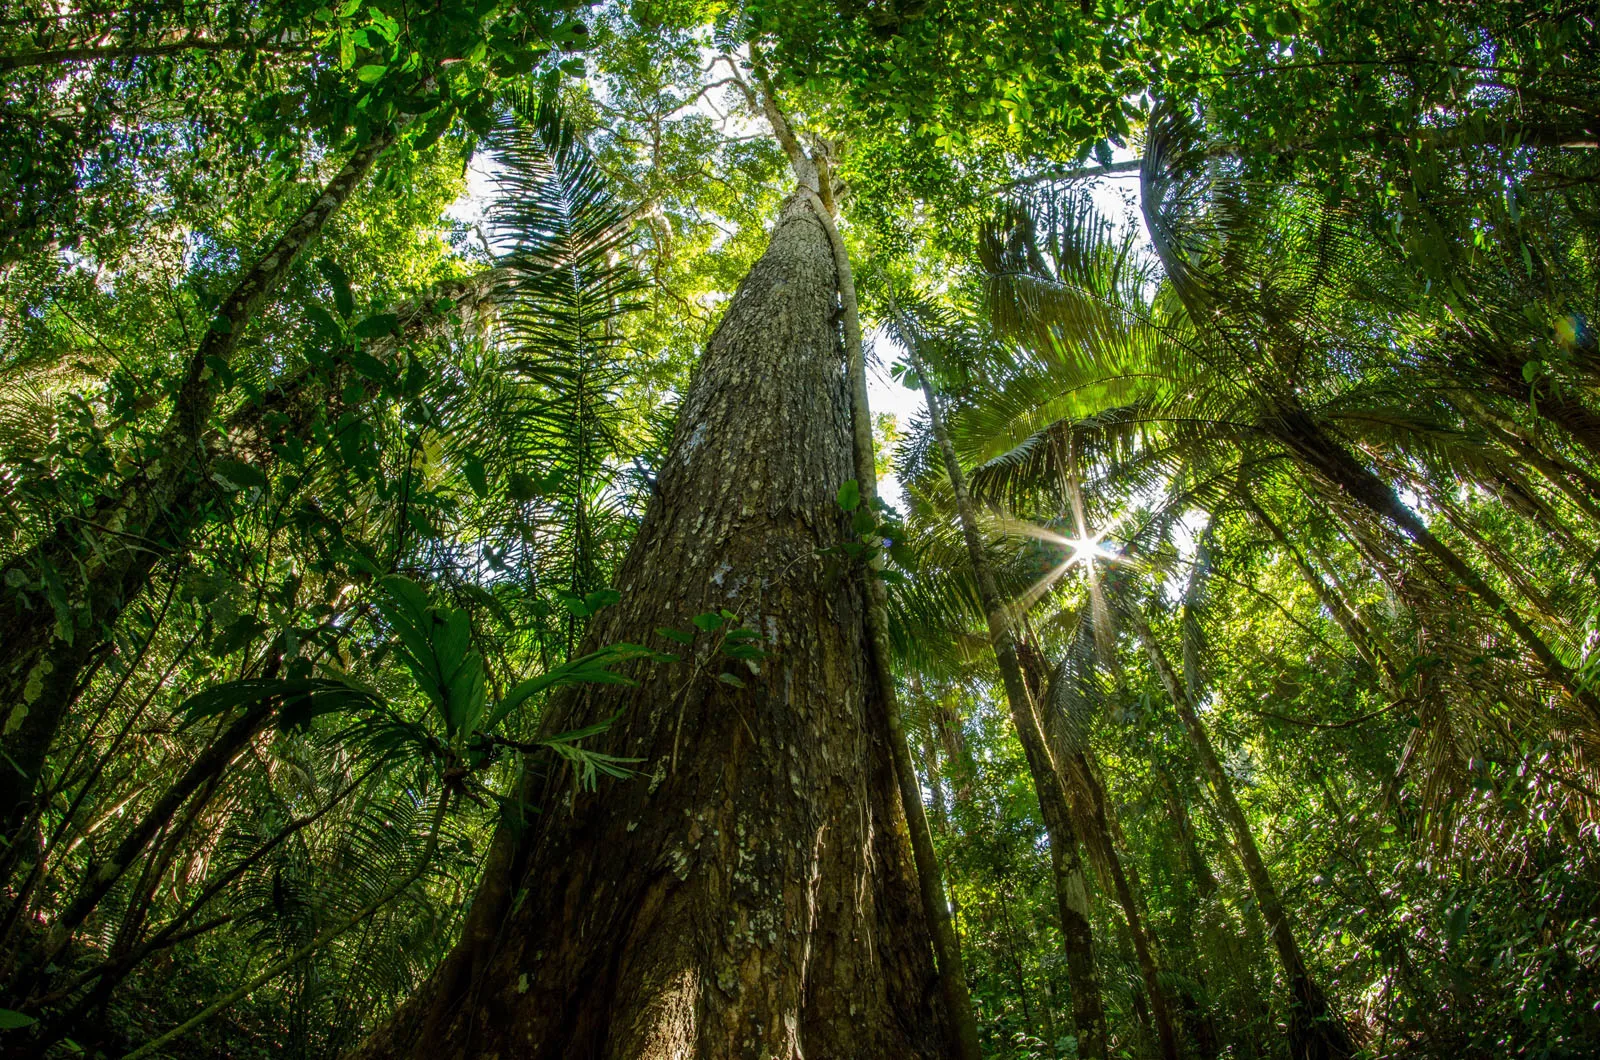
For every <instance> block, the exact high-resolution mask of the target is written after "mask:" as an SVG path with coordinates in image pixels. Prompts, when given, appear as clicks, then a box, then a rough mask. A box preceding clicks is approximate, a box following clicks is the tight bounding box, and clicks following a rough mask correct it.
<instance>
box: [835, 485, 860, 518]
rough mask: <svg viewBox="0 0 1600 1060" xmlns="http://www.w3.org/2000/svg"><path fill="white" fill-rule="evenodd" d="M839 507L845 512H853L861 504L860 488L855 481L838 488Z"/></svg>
mask: <svg viewBox="0 0 1600 1060" xmlns="http://www.w3.org/2000/svg"><path fill="white" fill-rule="evenodd" d="M837 499H838V501H839V507H841V508H843V509H844V510H845V511H847V512H853V511H855V510H856V508H857V507H859V506H860V504H861V486H860V484H859V483H857V482H856V480H855V479H850V480H848V481H846V482H845V484H844V485H842V486H840V487H839V494H838V498H837Z"/></svg>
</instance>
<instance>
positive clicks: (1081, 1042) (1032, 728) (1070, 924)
mask: <svg viewBox="0 0 1600 1060" xmlns="http://www.w3.org/2000/svg"><path fill="white" fill-rule="evenodd" d="M908 352H909V354H910V357H911V365H912V370H913V371H915V372H916V374H917V379H918V381H919V382H920V383H921V384H922V394H923V397H924V399H925V400H926V401H927V405H928V421H929V423H930V425H931V426H932V427H933V436H934V441H935V442H936V443H937V444H938V447H939V452H940V455H941V456H942V457H943V459H944V467H945V473H946V474H947V475H948V476H949V478H950V488H951V491H952V492H953V493H954V495H955V501H956V511H957V514H958V516H959V517H960V520H961V533H962V537H963V538H964V539H965V541H966V546H967V557H968V560H969V562H970V563H971V564H972V572H973V577H974V579H975V580H976V581H977V583H978V596H979V600H980V602H981V603H982V605H983V610H984V614H985V616H986V618H987V620H988V625H989V643H990V645H991V646H992V648H993V650H994V657H995V664H996V665H997V666H998V667H999V669H1000V678H1001V681H1002V683H1003V684H1004V685H1005V692H1006V703H1007V705H1008V706H1009V707H1010V708H1011V723H1012V725H1013V726H1014V727H1015V729H1016V732H1017V738H1018V739H1019V740H1021V741H1022V748H1023V752H1024V754H1025V755H1026V756H1027V759H1028V770H1029V772H1030V773H1032V774H1033V786H1034V790H1035V791H1036V792H1037V793H1038V797H1039V811H1040V815H1041V816H1042V817H1043V819H1044V826H1045V832H1046V834H1047V835H1048V837H1049V839H1050V863H1051V867H1052V869H1053V870H1054V873H1053V876H1054V881H1055V887H1056V903H1057V905H1058V906H1059V907H1060V912H1061V934H1062V936H1063V938H1064V940H1065V944H1066V956H1067V976H1068V981H1069V983H1070V985H1071V988H1072V1015H1073V1022H1074V1024H1075V1025H1076V1028H1077V1032H1078V1055H1079V1056H1082V1057H1104V1056H1105V1055H1106V1018H1105V1006H1104V1003H1103V1001H1102V1000H1101V991H1100V981H1099V977H1098V975H1097V973H1096V971H1095V962H1094V929H1093V926H1092V925H1091V923H1090V920H1089V889H1088V885H1087V881H1086V880H1085V879H1084V875H1083V860H1082V857H1081V855H1080V854H1079V851H1078V836H1077V832H1076V831H1075V830H1074V829H1073V827H1072V817H1071V814H1070V812H1069V810H1068V807H1067V801H1066V792H1065V789H1064V787H1063V783H1062V779H1061V772H1060V768H1059V766H1060V763H1058V762H1056V761H1055V759H1054V758H1053V757H1052V756H1051V754H1050V748H1049V746H1048V745H1047V744H1046V742H1045V739H1044V734H1043V733H1042V731H1041V730H1040V727H1039V718H1038V714H1037V713H1036V711H1035V708H1034V702H1033V698H1032V696H1030V695H1029V694H1028V686H1027V682H1026V680H1025V679H1024V677H1023V673H1022V666H1021V663H1020V662H1019V660H1018V657H1017V637H1016V632H1015V630H1014V628H1013V626H1012V623H1011V617H1010V615H1009V614H1008V613H1007V611H1006V607H1005V603H1004V602H1003V601H1002V600H1001V599H1000V590H999V588H998V587H997V585H996V584H995V580H994V572H993V571H992V570H990V568H989V560H988V557H987V556H985V555H984V552H983V542H982V541H981V540H980V539H979V537H978V519H977V512H976V510H975V509H974V508H973V505H972V497H971V495H970V494H968V492H967V485H966V478H965V476H964V475H963V474H962V472H961V463H960V461H959V460H958V459H957V458H956V452H955V447H954V446H952V445H951V443H950V435H949V432H948V431H947V430H946V429H945V423H944V414H943V410H942V407H941V405H940V403H939V397H938V395H937V394H936V393H935V392H934V389H933V384H932V382H931V381H930V379H929V377H928V374H927V372H926V371H924V370H923V367H922V361H921V359H920V357H919V356H918V355H917V351H916V347H915V344H911V345H910V346H908Z"/></svg>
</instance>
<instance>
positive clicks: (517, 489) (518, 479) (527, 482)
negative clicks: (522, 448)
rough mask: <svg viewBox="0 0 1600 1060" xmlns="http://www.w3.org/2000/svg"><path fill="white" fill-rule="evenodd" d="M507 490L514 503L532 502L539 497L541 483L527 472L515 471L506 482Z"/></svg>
mask: <svg viewBox="0 0 1600 1060" xmlns="http://www.w3.org/2000/svg"><path fill="white" fill-rule="evenodd" d="M506 490H507V492H509V493H510V494H511V499H512V500H514V501H522V502H526V501H531V500H533V499H534V498H535V497H538V496H539V482H538V480H537V479H535V478H534V477H533V476H532V475H529V474H527V473H525V472H522V471H513V472H512V473H511V476H510V478H508V479H507V480H506Z"/></svg>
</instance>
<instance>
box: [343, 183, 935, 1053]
mask: <svg viewBox="0 0 1600 1060" xmlns="http://www.w3.org/2000/svg"><path fill="white" fill-rule="evenodd" d="M836 287H837V276H836V272H835V267H834V259H833V254H832V250H831V247H830V245H829V241H828V236H827V232H826V230H825V229H824V227H823V225H822V223H821V222H820V220H819V219H818V217H817V216H816V214H815V213H814V212H813V211H812V209H811V207H810V206H809V204H808V202H807V201H806V200H805V199H803V198H799V197H796V198H793V199H791V200H790V201H789V202H788V203H787V204H786V205H785V207H784V210H783V212H782V215H781V217H780V218H779V221H778V224H777V226H776V228H775V229H774V231H773V235H772V241H771V245H770V246H769V247H768V249H767V251H766V253H765V255H763V257H762V258H761V260H760V261H759V262H758V263H757V264H756V265H755V267H754V268H753V269H752V270H751V272H750V275H749V276H748V277H747V278H746V279H745V281H744V282H743V283H742V284H741V285H740V287H739V290H738V293H737V294H736V295H735V296H734V298H733V301H732V303H731V305H730V306H729V308H728V311H727V315H726V316H725V317H724V318H723V320H722V322H721V324H720V325H719V326H718V328H717V330H716V333H715V334H714V335H713V336H712V338H711V341H710V344H709V345H708V347H707V350H706V353H705V356H704V358H703V360H702V361H701V364H700V367H699V371H698V373H697V375H696V378H695V381H694V385H693V386H692V387H691V389H690V392H689V395H688V397H687V399H686V400H685V402H684V406H683V409H682V411H681V412H680V414H679V416H678V423H677V427H676V430H675V433H674V436H673V442H672V446H671V450H670V453H669V455H668V457H667V459H666V462H665V464H664V467H663V470H662V472H661V474H660V477H659V482H658V486H659V492H658V495H657V498H656V500H655V502H654V503H653V504H652V505H651V507H650V509H649V511H648V513H647V514H646V516H645V519H644V522H643V524H642V526H641V527H640V529H639V533H638V535H637V537H636V538H635V541H634V544H633V546H632V548H631V550H630V552H629V554H628V558H627V560H626V561H625V562H624V564H623V567H622V570H621V572H620V573H619V576H618V586H619V588H620V589H621V591H622V594H623V597H622V602H621V603H620V604H619V605H617V606H616V607H614V608H612V609H610V610H609V611H607V612H604V613H603V614H602V615H600V616H598V617H597V620H596V622H595V624H594V627H593V628H592V629H591V631H590V633H589V635H588V643H589V645H591V646H595V645H601V644H606V643H612V642H617V641H634V642H642V641H655V640H657V637H656V635H655V634H654V633H653V632H652V631H653V630H655V629H656V628H658V627H672V628H677V629H683V628H685V627H687V626H688V625H689V624H690V619H691V618H692V617H693V616H695V615H696V614H700V613H705V612H719V611H721V610H723V609H727V610H728V611H731V612H733V613H735V614H737V615H739V616H740V619H741V620H742V622H743V623H744V624H745V625H746V626H748V627H749V628H752V629H754V630H757V631H759V632H760V633H761V634H762V636H763V638H764V642H763V643H764V647H765V648H766V650H767V651H769V652H770V653H771V655H770V657H769V658H767V659H766V660H764V661H763V662H762V664H761V672H760V673H759V674H754V673H751V672H749V671H747V670H746V669H745V668H744V667H743V666H742V665H738V664H735V663H734V662H733V661H732V660H726V659H720V658H719V656H718V654H717V653H716V651H715V650H714V646H711V645H706V646H701V645H697V646H696V650H694V653H693V657H692V658H690V659H686V660H685V661H683V662H680V663H676V664H671V665H656V666H653V667H651V668H649V669H647V670H645V671H644V672H641V673H640V674H639V675H638V676H639V678H640V684H639V685H638V686H637V687H635V688H627V687H621V686H615V685H606V686H597V687H590V688H585V689H582V690H580V691H577V692H574V693H572V694H570V695H567V696H565V697H563V698H561V699H559V700H557V701H556V702H555V703H553V704H552V705H551V706H550V708H549V709H548V711H547V715H546V718H545V720H544V723H543V724H544V731H545V732H546V733H556V732H560V731H564V730H568V729H572V728H575V727H579V726H584V725H589V724H593V723H596V722H599V721H602V720H604V719H607V718H612V717H615V718H616V720H615V721H614V722H613V724H612V725H611V727H610V728H609V729H607V730H606V731H605V732H604V733H603V734H601V735H600V736H597V737H595V738H594V739H595V743H596V745H597V746H596V749H597V750H600V751H603V752H607V753H610V754H615V755H620V756H623V757H627V758H633V759H637V760H638V761H639V762H640V767H639V768H640V770H641V773H642V774H644V775H641V776H639V777H636V778H633V779H631V780H627V781H616V782H612V781H607V782H604V784H603V786H602V787H601V788H600V789H599V790H598V791H592V792H591V791H581V790H575V789H574V787H573V777H572V774H571V772H570V769H569V768H567V767H561V768H556V769H552V770H551V771H550V772H549V773H547V774H546V775H543V776H533V775H530V777H531V779H530V781H529V783H528V784H527V785H526V786H525V792H526V794H527V795H528V796H529V798H530V801H531V802H533V803H534V804H535V805H536V806H537V807H538V808H539V809H540V810H541V811H542V812H540V813H538V814H534V815H530V816H529V818H528V819H527V823H526V824H520V823H519V822H518V820H517V818H516V817H515V815H512V814H508V815H507V817H506V819H505V823H504V824H503V826H502V828H501V829H500V832H499V834H498V835H497V837H496V840H495V844H494V847H493V849H492V851H491V854H490V858H489V864H488V866H487V868H486V870H485V878H484V882H483V885H482V888H481V890H480V892H479V895H478V897H477V899H476V900H475V902H474V904H473V908H472V912H471V914H470V916H469V920H468V924H467V926H466V930H465V934H464V937H463V940H462V942H461V943H460V944H459V945H458V946H457V948H456V949H455V951H454V952H453V953H452V954H451V955H450V957H449V958H447V960H446V962H445V964H444V965H443V966H442V967H441V968H440V969H439V970H438V971H437V972H436V973H435V975H434V976H433V978H432V979H431V980H430V981H429V983H428V984H427V985H426V986H425V987H424V988H423V990H422V991H420V992H419V994H418V995H417V996H416V997H415V998H413V999H412V1001H411V1002H409V1003H408V1004H407V1005H405V1006H403V1007H402V1009H401V1011H400V1012H398V1013H396V1015H395V1017H394V1018H393V1019H392V1020H391V1021H390V1022H389V1023H388V1024H387V1025H386V1026H385V1027H383V1028H381V1029H380V1030H379V1032H378V1033H376V1034H375V1035H373V1037H372V1038H370V1039H369V1040H368V1041H367V1042H365V1043H364V1044H363V1045H362V1046H361V1047H360V1048H359V1049H358V1050H357V1051H356V1055H358V1056H362V1057H379V1056H395V1057H398V1056H426V1057H428V1058H429V1060H445V1058H449V1057H468V1056H472V1057H477V1056H496V1055H498V1056H512V1055H515V1056H519V1057H529V1058H538V1057H548V1058H552V1060H553V1058H556V1057H561V1058H571V1060H588V1058H594V1060H599V1058H602V1057H607V1058H616V1060H624V1058H627V1060H633V1058H641V1060H654V1058H667V1057H674V1058H675V1057H688V1056H693V1057H698V1058H705V1060H714V1058H723V1057H751V1058H754V1057H775V1058H783V1060H799V1058H800V1057H801V1056H803V1055H804V1056H822V1057H827V1056H894V1057H934V1056H941V1057H942V1056H946V1055H948V1054H949V1052H950V1049H949V1035H948V1031H947V1025H946V1019H945V1014H944V1012H943V1006H941V1005H940V1004H939V1000H938V998H939V992H940V987H939V982H938V978H937V976H936V973H935V970H934V965H933V959H932V954H931V952H930V949H929V944H928V938H929V935H928V932H929V926H928V923H927V920H926V918H925V917H924V915H923V912H922V906H921V903H920V901H919V896H918V889H917V881H916V879H915V877H914V874H913V872H912V867H911V852H910V849H909V843H908V840H907V836H906V825H905V820H904V817H903V815H902V812H901V810H900V800H899V793H898V789H897V781H896V777H895V773H894V767H893V763H892V761H891V756H890V750H889V748H888V746H887V740H886V739H885V736H884V733H885V728H886V719H885V717H884V713H883V702H882V693H881V690H880V689H879V688H878V687H877V685H876V682H875V681H874V678H873V668H872V663H871V660H870V659H869V657H868V653H869V651H870V645H869V643H868V637H867V633H866V629H865V624H866V622H865V619H866V602H865V600H864V599H863V594H862V593H861V591H860V589H859V587H857V586H854V585H852V584H849V583H848V582H843V581H839V580H837V579H835V580H829V579H828V578H827V577H826V576H825V572H824V564H823V563H822V562H821V561H820V560H819V559H818V558H817V552H818V550H820V549H824V548H831V547H833V546H836V545H838V544H840V543H842V542H844V541H846V540H848V538H849V533H850V531H849V522H848V519H847V518H846V516H845V515H844V513H843V512H841V511H840V510H839V507H838V504H837V501H836V499H835V498H836V495H837V492H838V489H839V487H840V485H841V484H842V483H843V482H844V481H845V480H847V479H850V478H853V477H854V470H853V460H852V451H851V438H850V402H849V395H848V392H847V388H846V384H845V379H844V372H843V369H844V364H843V360H842V351H841V348H840V336H839V332H838V329H837V324H836V319H835V317H834V312H835V297H834V295H835V290H836ZM666 646H668V647H670V645H666ZM719 667H722V668H725V672H728V673H730V675H731V674H732V673H733V671H734V670H735V669H737V671H738V677H739V678H740V679H741V680H742V685H736V684H729V683H725V682H723V681H720V680H718V675H717V669H718V668H719Z"/></svg>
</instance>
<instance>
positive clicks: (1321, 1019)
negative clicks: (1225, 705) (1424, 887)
mask: <svg viewBox="0 0 1600 1060" xmlns="http://www.w3.org/2000/svg"><path fill="white" fill-rule="evenodd" d="M1130 618H1131V620H1132V623H1133V627H1134V632H1135V634H1136V635H1137V636H1138V638H1139V642H1140V644H1141V646H1143V648H1144V650H1145V654H1146V655H1147V656H1149V658H1150V663H1151V665H1152V666H1153V667H1154V668H1155V671H1156V676H1157V677H1159V678H1160V680H1161V684H1162V687H1163V688H1165V689H1166V691H1167V695H1168V697H1170V698H1171V700H1172V705H1173V708H1174V709H1176V710H1177V712H1178V717H1179V719H1180V720H1181V721H1182V722H1183V727H1184V731H1185V732H1186V733H1187V734H1188V736H1189V743H1190V745H1191V746H1193V748H1194V752H1195V757H1196V758H1197V759H1199V762H1200V772H1201V774H1202V775H1203V776H1204V777H1205V778H1206V782H1207V783H1208V784H1209V785H1210V786H1211V791H1212V795H1213V796H1214V797H1215V799H1216V804H1217V809H1218V810H1219V811H1220V812H1221V814H1222V817H1223V820H1224V821H1225V822H1226V823H1227V826H1228V830H1229V831H1230V832H1232V833H1233V840H1234V846H1235V848H1236V849H1237V851H1238V854H1239V860H1240V861H1241V862H1243V863H1244V870H1245V875H1246V877H1247V878H1248V879H1249V880H1250V890H1251V892H1252V893H1253V894H1254V896H1255V900H1256V908H1258V909H1259V910H1260V911H1261V916H1262V919H1263V920H1265V921H1266V924H1267V930H1268V931H1270V932H1271V934H1272V942H1273V945H1274V946H1275V947H1276V948H1277V951H1278V959H1279V961H1281V962H1282V963H1283V973H1284V978H1285V979H1286V980H1287V982H1288V986H1289V1051H1290V1054H1291V1055H1292V1056H1293V1057H1294V1058H1295V1060H1346V1058H1348V1057H1350V1056H1352V1055H1353V1054H1354V1049H1353V1048H1352V1046H1351V1044H1350V1037H1349V1033H1348V1032H1347V1031H1346V1030H1345V1026H1344V1022H1343V1020H1342V1019H1340V1018H1339V1016H1338V1014H1336V1013H1335V1012H1333V1010H1332V1008H1331V1007H1330V1006H1329V1004H1328V999H1327V997H1326V995H1324V994H1323V992H1322V988H1321V987H1319V986H1318V985H1317V983H1316V982H1315V981H1314V980H1313V979H1312V978H1311V973H1310V971H1309V970H1308V969H1307V968H1306V963H1305V958H1304V957H1302V956H1301V953H1300V944H1299V942H1298V941H1297V940H1296V939H1295V937H1294V928H1293V926H1292V925H1291V924H1290V923H1289V916H1288V914H1287V913H1286V912H1285V911H1284V908H1283V902H1282V901H1281V900H1280V899H1279V897H1278V889H1277V887H1275V886H1274V885H1273V883H1272V876H1271V874H1270V873H1268V872H1267V865H1266V862H1265V861H1263V860H1262V858H1261V851H1260V850H1259V849H1258V848H1257V847H1256V839H1255V835H1254V833H1252V832H1251V831H1250V822H1249V821H1248V820H1247V819H1246V818H1245V815H1244V809H1243V808H1242V807H1241V806H1240V805H1239V800H1238V797H1237V796H1235V795H1234V792H1233V782H1232V781H1231V780H1230V779H1229V778H1228V774H1227V773H1226V772H1225V771H1224V770H1223V768H1222V763H1221V762H1220V761H1219V760H1218V758H1217V752H1216V749H1215V748H1213V747H1212V746H1211V737H1210V736H1209V735H1208V734H1207V733H1206V729H1205V726H1204V725H1203V724H1201V721H1200V716H1199V714H1198V713H1197V712H1196V710H1195V707H1194V704H1193V703H1192V702H1191V701H1190V699H1189V695H1188V692H1187V690H1186V689H1185V688H1184V687H1183V682H1182V680H1181V679H1180V678H1179V677H1178V674H1177V671H1175V670H1174V669H1173V668H1172V663H1171V661H1170V660H1168V658H1167V655H1166V652H1164V651H1163V650H1162V648H1161V644H1160V642H1158V641H1157V640H1156V638H1155V633H1154V631H1152V630H1151V628H1150V623H1149V622H1147V621H1145V618H1144V616H1143V615H1141V614H1139V613H1137V611H1135V612H1133V613H1132V614H1131V615H1130Z"/></svg>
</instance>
